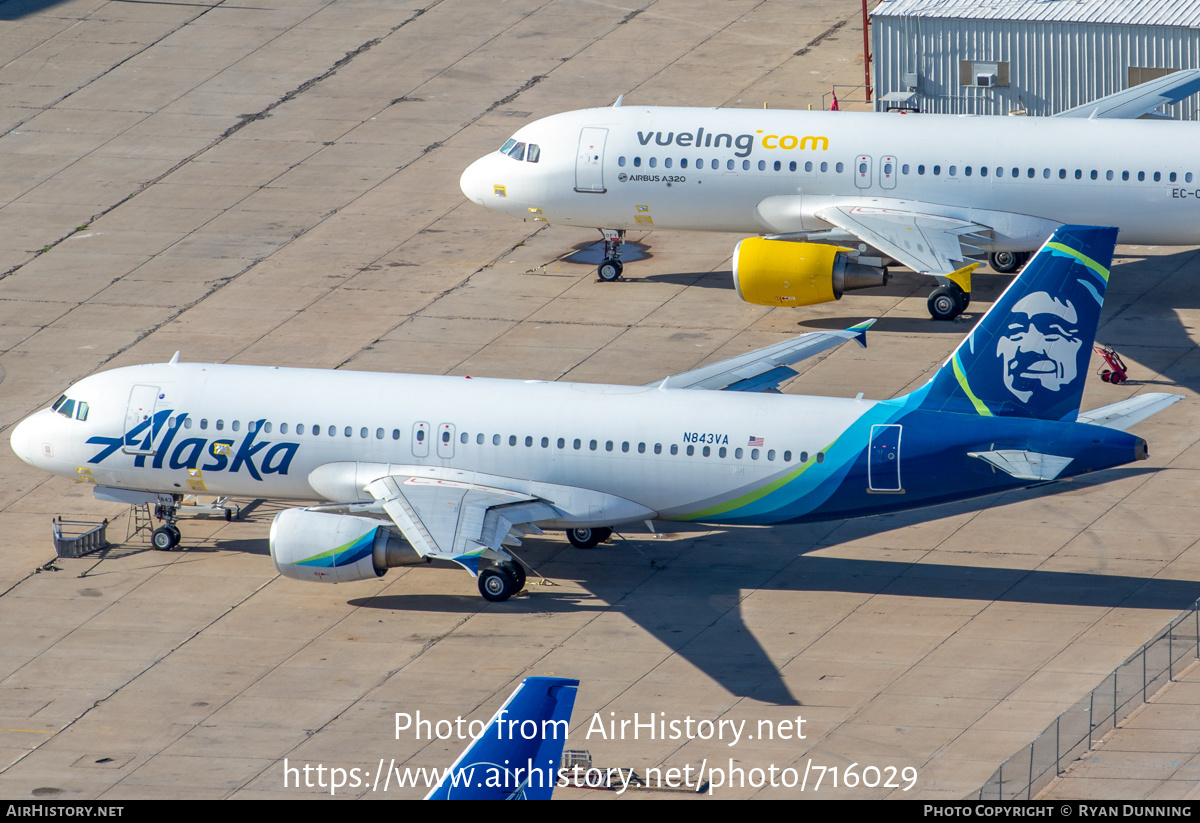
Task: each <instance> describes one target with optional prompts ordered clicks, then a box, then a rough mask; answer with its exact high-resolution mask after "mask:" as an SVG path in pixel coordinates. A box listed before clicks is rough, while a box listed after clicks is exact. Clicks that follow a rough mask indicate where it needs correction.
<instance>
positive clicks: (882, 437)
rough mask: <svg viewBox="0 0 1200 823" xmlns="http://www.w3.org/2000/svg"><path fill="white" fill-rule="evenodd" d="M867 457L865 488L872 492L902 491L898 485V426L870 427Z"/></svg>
mask: <svg viewBox="0 0 1200 823" xmlns="http://www.w3.org/2000/svg"><path fill="white" fill-rule="evenodd" d="M868 451H869V454H868V457H867V488H868V489H869V490H871V491H873V492H898V491H902V487H901V485H900V426H898V425H896V424H894V423H893V424H887V425H879V426H872V427H871V445H870V449H869V450H868Z"/></svg>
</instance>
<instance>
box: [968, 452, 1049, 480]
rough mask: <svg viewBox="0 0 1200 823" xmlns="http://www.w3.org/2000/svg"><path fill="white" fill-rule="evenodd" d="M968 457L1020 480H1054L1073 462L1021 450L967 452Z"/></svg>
mask: <svg viewBox="0 0 1200 823" xmlns="http://www.w3.org/2000/svg"><path fill="white" fill-rule="evenodd" d="M967 457H978V458H979V459H980V460H983V461H986V462H988V463H991V464H992V465H993V466H994V467H996V468H997V469H999V470H1000V471H1002V472H1004V473H1005V474H1011V475H1012V476H1013V477H1015V478H1017V479H1018V480H1053V479H1054V478H1056V477H1058V475H1059V474H1060V473H1061V472H1062V470H1063V469H1065V468H1066V467H1067V464H1068V463H1070V462H1071V460H1072V458H1070V457H1058V456H1057V455H1053V454H1041V453H1040V452H1031V451H1021V450H1019V449H997V450H996V451H990V452H967Z"/></svg>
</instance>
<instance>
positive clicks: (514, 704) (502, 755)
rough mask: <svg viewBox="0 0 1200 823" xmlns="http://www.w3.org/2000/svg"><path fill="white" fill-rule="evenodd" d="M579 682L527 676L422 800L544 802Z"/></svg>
mask: <svg viewBox="0 0 1200 823" xmlns="http://www.w3.org/2000/svg"><path fill="white" fill-rule="evenodd" d="M578 687H579V681H578V680H568V679H566V678H563V677H527V678H525V680H524V681H522V683H521V685H520V686H518V687H517V690H516V691H515V692H513V693H512V696H510V697H509V698H508V700H507V701H506V702H505V703H504V705H503V706H501V707H500V711H498V712H496V714H495V716H494V717H493V718H492V720H491V722H490V723H488V725H487V728H486V729H484V731H483V733H482V734H481V735H479V737H477V738H475V740H474V741H473V742H472V743H471V745H470V746H468V747H467V749H466V751H464V752H463V753H462V754H461V755H459V757H458V760H456V761H454V765H453V766H451V767H450V769H449V771H447V772H446V774H445V776H444V777H443V778H442V780H441V782H440V783H438V785H437V786H436V787H434V789H433V791H431V792H430V793H429V794H427V795H426V796H425V799H426V800H549V799H550V795H551V794H552V793H553V792H554V784H555V781H556V780H557V779H558V769H559V762H560V761H561V760H562V753H563V746H564V745H565V744H566V742H567V729H568V726H570V723H571V710H572V709H574V708H575V692H576V690H577V689H578Z"/></svg>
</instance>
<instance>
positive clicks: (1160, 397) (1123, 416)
mask: <svg viewBox="0 0 1200 823" xmlns="http://www.w3.org/2000/svg"><path fill="white" fill-rule="evenodd" d="M1182 399H1183V396H1182V395H1178V394H1166V393H1165V392H1151V393H1149V394H1139V395H1137V396H1136V397H1131V398H1129V399H1128V400H1122V401H1121V402H1119V403H1110V404H1109V405H1107V406H1101V407H1100V408H1098V409H1092V410H1091V411H1086V412H1080V413H1079V417H1078V418H1076V422H1078V423H1090V424H1092V425H1093V426H1104V428H1106V429H1116V430H1117V431H1128V430H1129V427H1130V426H1133V425H1135V424H1137V423H1141V422H1142V421H1143V420H1145V419H1146V418H1147V417H1150V416H1151V415H1155V414H1158V413H1159V412H1160V411H1162V410H1163V409H1165V408H1167V407H1168V406H1173V405H1175V404H1176V403H1178V402H1179V401H1180V400H1182Z"/></svg>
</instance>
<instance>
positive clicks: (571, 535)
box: [567, 528, 612, 549]
mask: <svg viewBox="0 0 1200 823" xmlns="http://www.w3.org/2000/svg"><path fill="white" fill-rule="evenodd" d="M611 536H612V529H603V528H601V529H567V540H570V541H571V545H572V546H574V547H575V548H577V549H592V548H595V547H596V546H597V545H599V544H600V543H603V542H604V541H605V540H607V539H608V538H609V537H611Z"/></svg>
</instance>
